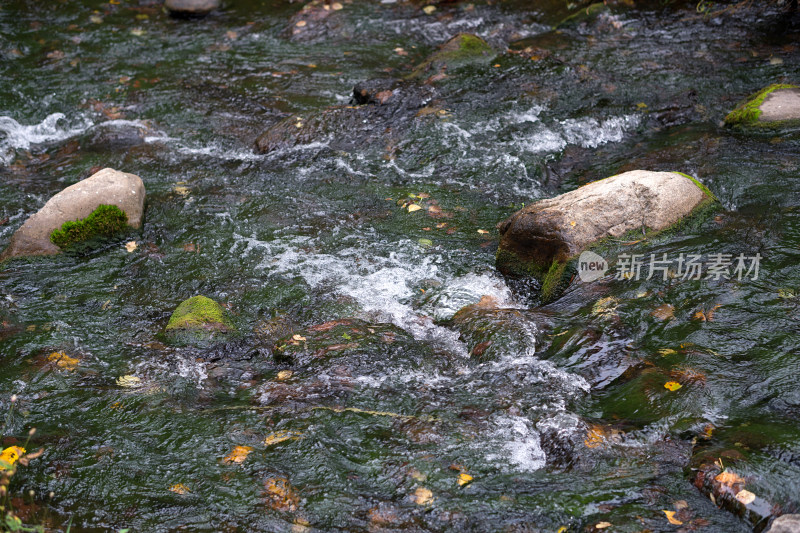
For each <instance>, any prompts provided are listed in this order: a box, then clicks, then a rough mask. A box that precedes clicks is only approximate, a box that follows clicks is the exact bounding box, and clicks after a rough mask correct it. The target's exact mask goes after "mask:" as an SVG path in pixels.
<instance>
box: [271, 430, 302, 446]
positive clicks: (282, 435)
mask: <svg viewBox="0 0 800 533" xmlns="http://www.w3.org/2000/svg"><path fill="white" fill-rule="evenodd" d="M302 436H303V434H302V433H301V432H299V431H292V430H283V431H276V432H275V433H271V434H269V435H267V437H266V438H265V439H264V446H272V445H273V444H278V443H279V442H284V441H287V440H298V439H299V438H300V437H302Z"/></svg>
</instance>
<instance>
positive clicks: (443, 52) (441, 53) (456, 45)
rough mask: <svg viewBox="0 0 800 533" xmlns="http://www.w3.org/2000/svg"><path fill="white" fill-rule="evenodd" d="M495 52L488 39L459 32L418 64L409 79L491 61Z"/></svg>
mask: <svg viewBox="0 0 800 533" xmlns="http://www.w3.org/2000/svg"><path fill="white" fill-rule="evenodd" d="M494 56H495V52H494V50H493V49H492V47H491V46H489V45H488V44H487V43H486V41H484V40H483V39H481V38H480V37H478V36H477V35H472V34H471V33H459V34H458V35H456V36H455V37H452V38H451V39H449V40H448V41H447V42H446V43H444V44H443V45H442V46H440V47H439V50H437V51H436V52H435V53H433V54H432V55H431V56H430V57H429V58H428V59H426V60H425V61H423V62H422V63H421V64H420V65H418V66H417V67H416V68H415V69H414V71H413V72H412V73H411V74H410V75H409V79H421V78H423V77H425V76H429V75H432V74H437V73H444V72H445V71H452V70H454V69H457V68H460V67H463V66H466V65H470V64H475V63H485V62H488V61H490V60H491V59H492V58H493V57H494Z"/></svg>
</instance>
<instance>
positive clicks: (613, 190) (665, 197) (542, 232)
mask: <svg viewBox="0 0 800 533" xmlns="http://www.w3.org/2000/svg"><path fill="white" fill-rule="evenodd" d="M713 202H714V197H713V195H712V194H711V193H710V192H709V191H708V190H707V189H705V187H703V186H702V185H700V184H699V182H697V181H696V180H694V178H691V177H689V176H687V175H685V174H681V173H678V172H649V171H644V170H634V171H630V172H625V173H624V174H618V175H616V176H612V177H610V178H606V179H603V180H599V181H595V182H593V183H590V184H589V185H584V186H583V187H580V188H578V189H576V190H574V191H570V192H568V193H565V194H562V195H560V196H557V197H555V198H552V199H548V200H542V201H539V202H536V203H534V204H531V205H529V206H527V207H525V208H523V209H521V210H519V211H517V212H516V213H514V214H513V215H511V216H510V217H509V218H508V219H506V220H504V221H503V222H501V223H499V224H498V225H497V228H498V230H499V232H500V244H499V247H498V250H497V268H498V269H499V270H500V271H501V272H502V273H504V274H507V275H513V276H532V277H534V278H536V279H538V280H540V281H541V283H542V296H543V298H544V299H549V298H551V297H552V296H553V295H554V294H555V290H556V288H557V286H558V285H559V283H560V282H561V280H562V276H563V274H564V271H565V267H566V265H567V263H568V262H569V261H570V260H572V259H573V258H574V257H576V256H577V255H578V254H580V253H581V252H582V251H583V250H585V249H587V248H588V247H589V246H592V245H594V244H596V243H598V242H600V241H601V240H603V239H605V238H608V237H621V236H623V235H624V234H625V233H627V232H631V231H639V232H643V231H660V230H663V229H666V228H668V227H670V226H672V225H674V224H676V223H677V222H679V221H680V220H681V219H683V218H684V217H686V216H688V215H690V214H691V213H692V212H694V211H695V210H696V209H697V208H699V207H701V206H704V205H708V204H711V203H713Z"/></svg>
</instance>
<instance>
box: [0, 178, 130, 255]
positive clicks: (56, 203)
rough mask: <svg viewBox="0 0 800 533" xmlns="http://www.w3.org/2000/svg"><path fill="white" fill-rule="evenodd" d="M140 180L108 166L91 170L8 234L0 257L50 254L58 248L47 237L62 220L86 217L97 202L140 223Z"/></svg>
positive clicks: (97, 205) (57, 227)
mask: <svg viewBox="0 0 800 533" xmlns="http://www.w3.org/2000/svg"><path fill="white" fill-rule="evenodd" d="M144 197H145V190H144V183H143V182H142V180H141V178H140V177H139V176H136V175H134V174H128V173H126V172H119V171H117V170H114V169H111V168H104V169H103V170H101V171H99V172H97V173H95V174H93V175H92V176H90V177H89V178H86V179H85V180H83V181H79V182H78V183H76V184H74V185H70V186H69V187H67V188H66V189H64V190H63V191H61V192H59V193H58V194H56V195H55V196H53V197H52V198H50V200H48V201H47V203H46V204H44V206H43V207H42V208H41V209H40V210H39V211H38V212H37V213H35V214H34V215H32V216H31V217H30V218H28V220H26V221H25V223H24V224H23V225H22V226H21V227H20V228H19V229H18V230H17V231H16V232H15V233H14V235H12V237H11V242H10V243H9V245H8V248H6V250H5V251H4V252H3V254H2V255H0V261H4V260H6V259H9V258H12V257H20V256H32V255H54V254H57V253H60V252H61V248H59V247H58V246H56V245H55V244H53V243H52V242H51V241H50V235H51V234H52V233H53V230H56V229H59V228H61V226H62V225H63V224H64V222H68V221H77V220H83V219H85V218H87V217H88V216H89V215H90V214H92V213H93V212H94V211H95V210H96V209H97V208H98V207H99V206H101V205H114V206H117V207H118V208H120V209H121V210H122V211H123V212H124V213H125V214H126V215H127V217H128V221H127V223H128V225H129V226H131V227H134V228H138V227H140V226H141V225H142V215H143V213H144Z"/></svg>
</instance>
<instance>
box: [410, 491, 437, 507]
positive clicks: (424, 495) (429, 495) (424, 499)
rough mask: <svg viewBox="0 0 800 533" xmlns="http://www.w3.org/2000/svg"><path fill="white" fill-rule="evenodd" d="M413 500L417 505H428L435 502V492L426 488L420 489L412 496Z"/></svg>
mask: <svg viewBox="0 0 800 533" xmlns="http://www.w3.org/2000/svg"><path fill="white" fill-rule="evenodd" d="M411 499H412V500H413V501H414V503H416V504H417V505H428V504H429V503H431V502H433V492H431V491H430V490H428V489H426V488H425V487H419V488H418V489H417V490H415V491H414V494H412V495H411Z"/></svg>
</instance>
